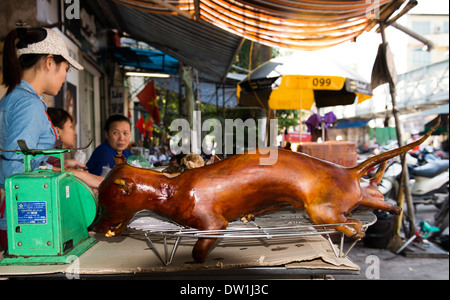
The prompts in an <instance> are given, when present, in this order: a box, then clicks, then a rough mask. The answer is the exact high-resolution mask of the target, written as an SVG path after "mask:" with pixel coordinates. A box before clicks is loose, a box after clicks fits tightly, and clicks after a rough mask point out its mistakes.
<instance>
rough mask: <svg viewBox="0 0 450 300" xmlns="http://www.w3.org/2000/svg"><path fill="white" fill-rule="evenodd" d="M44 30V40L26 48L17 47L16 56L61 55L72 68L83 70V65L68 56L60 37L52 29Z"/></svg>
mask: <svg viewBox="0 0 450 300" xmlns="http://www.w3.org/2000/svg"><path fill="white" fill-rule="evenodd" d="M45 30H47V37H46V38H45V39H44V40H42V41H40V42H37V43H33V44H29V45H28V46H27V47H26V48H22V49H18V50H17V57H20V56H21V55H22V54H53V55H61V56H62V57H64V58H65V59H66V60H67V62H68V63H69V64H70V66H71V67H72V68H75V69H77V70H83V69H84V68H83V66H81V65H80V64H79V63H78V62H76V61H75V60H74V59H73V58H72V57H70V55H69V51H67V47H66V44H65V43H64V41H63V39H62V37H61V36H60V35H59V34H58V33H57V32H56V31H55V30H53V29H48V28H45Z"/></svg>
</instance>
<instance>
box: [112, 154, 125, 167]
mask: <svg viewBox="0 0 450 300" xmlns="http://www.w3.org/2000/svg"><path fill="white" fill-rule="evenodd" d="M114 162H115V163H116V166H120V165H126V164H128V163H127V159H126V158H125V155H123V154H117V155H116V156H114Z"/></svg>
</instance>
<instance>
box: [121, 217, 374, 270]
mask: <svg viewBox="0 0 450 300" xmlns="http://www.w3.org/2000/svg"><path fill="white" fill-rule="evenodd" d="M352 218H354V219H358V220H360V221H361V222H362V224H363V228H364V230H366V229H367V228H368V227H369V226H370V225H372V224H374V223H375V222H376V220H377V219H376V216H375V215H374V214H373V213H372V212H370V211H363V210H360V211H358V210H357V211H355V212H354V213H353V214H352ZM346 224H347V225H348V224H354V223H346ZM334 225H343V223H336V224H320V225H316V224H313V223H312V221H311V220H310V219H309V217H308V215H307V214H306V213H305V211H304V210H295V209H285V210H279V211H277V212H274V213H270V214H266V215H263V216H259V217H257V218H256V219H255V220H254V221H249V222H247V223H244V222H242V221H241V220H235V221H232V222H230V223H229V224H228V227H227V228H226V229H223V230H197V229H194V228H186V227H184V226H181V225H179V224H176V223H174V222H172V221H170V220H168V219H166V218H164V217H161V216H158V215H156V214H154V213H152V212H148V211H145V212H141V213H139V214H138V215H137V216H136V217H135V218H134V219H133V220H132V221H131V222H130V224H129V225H128V227H129V228H132V229H135V230H140V231H144V234H145V237H146V240H147V243H148V245H149V246H150V248H151V250H152V251H153V253H154V254H155V255H156V256H157V257H158V258H159V260H160V261H161V262H162V263H163V264H164V265H166V266H167V265H169V264H170V263H171V262H172V260H173V257H174V256H175V253H176V250H177V248H178V245H179V242H180V240H181V239H182V238H193V239H197V238H216V239H224V238H234V239H261V238H265V239H271V238H290V237H305V236H311V235H322V236H324V237H326V238H327V240H328V242H329V244H330V247H331V248H332V250H333V252H334V254H335V255H336V257H346V256H347V254H348V253H349V252H350V250H351V249H352V248H353V246H354V245H355V244H356V242H357V240H355V241H354V242H353V243H352V245H350V247H349V248H348V249H347V251H345V252H344V234H342V233H341V232H339V231H337V230H336V229H334V228H332V227H331V226H334ZM332 233H339V234H340V236H341V239H340V247H339V252H338V251H337V250H336V248H335V247H334V245H333V242H332V240H331V237H330V234H332ZM152 237H162V238H163V243H164V254H165V257H164V258H163V257H162V256H161V254H160V253H159V251H158V250H157V249H156V247H155V246H154V244H153V241H152ZM167 238H174V239H175V243H174V245H173V247H172V250H171V251H170V254H169V246H168V243H167Z"/></svg>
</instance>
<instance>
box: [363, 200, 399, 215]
mask: <svg viewBox="0 0 450 300" xmlns="http://www.w3.org/2000/svg"><path fill="white" fill-rule="evenodd" d="M360 205H361V206H364V207H369V208H372V209H380V210H383V211H387V212H388V213H390V214H393V215H399V214H400V213H401V211H402V209H401V208H400V207H398V206H397V205H393V204H390V203H388V202H385V201H379V200H375V199H370V198H368V197H364V198H363V199H362V200H361V203H360Z"/></svg>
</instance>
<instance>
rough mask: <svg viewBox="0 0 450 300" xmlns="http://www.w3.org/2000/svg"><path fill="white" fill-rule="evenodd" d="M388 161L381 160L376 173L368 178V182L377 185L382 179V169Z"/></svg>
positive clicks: (383, 169)
mask: <svg viewBox="0 0 450 300" xmlns="http://www.w3.org/2000/svg"><path fill="white" fill-rule="evenodd" d="M387 163H388V161H387V160H386V161H383V162H382V163H381V164H380V165H379V167H378V170H377V173H376V174H375V175H374V176H373V177H372V178H371V179H370V184H371V185H373V186H379V185H380V184H381V180H382V179H383V175H384V171H385V170H386V165H387Z"/></svg>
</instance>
